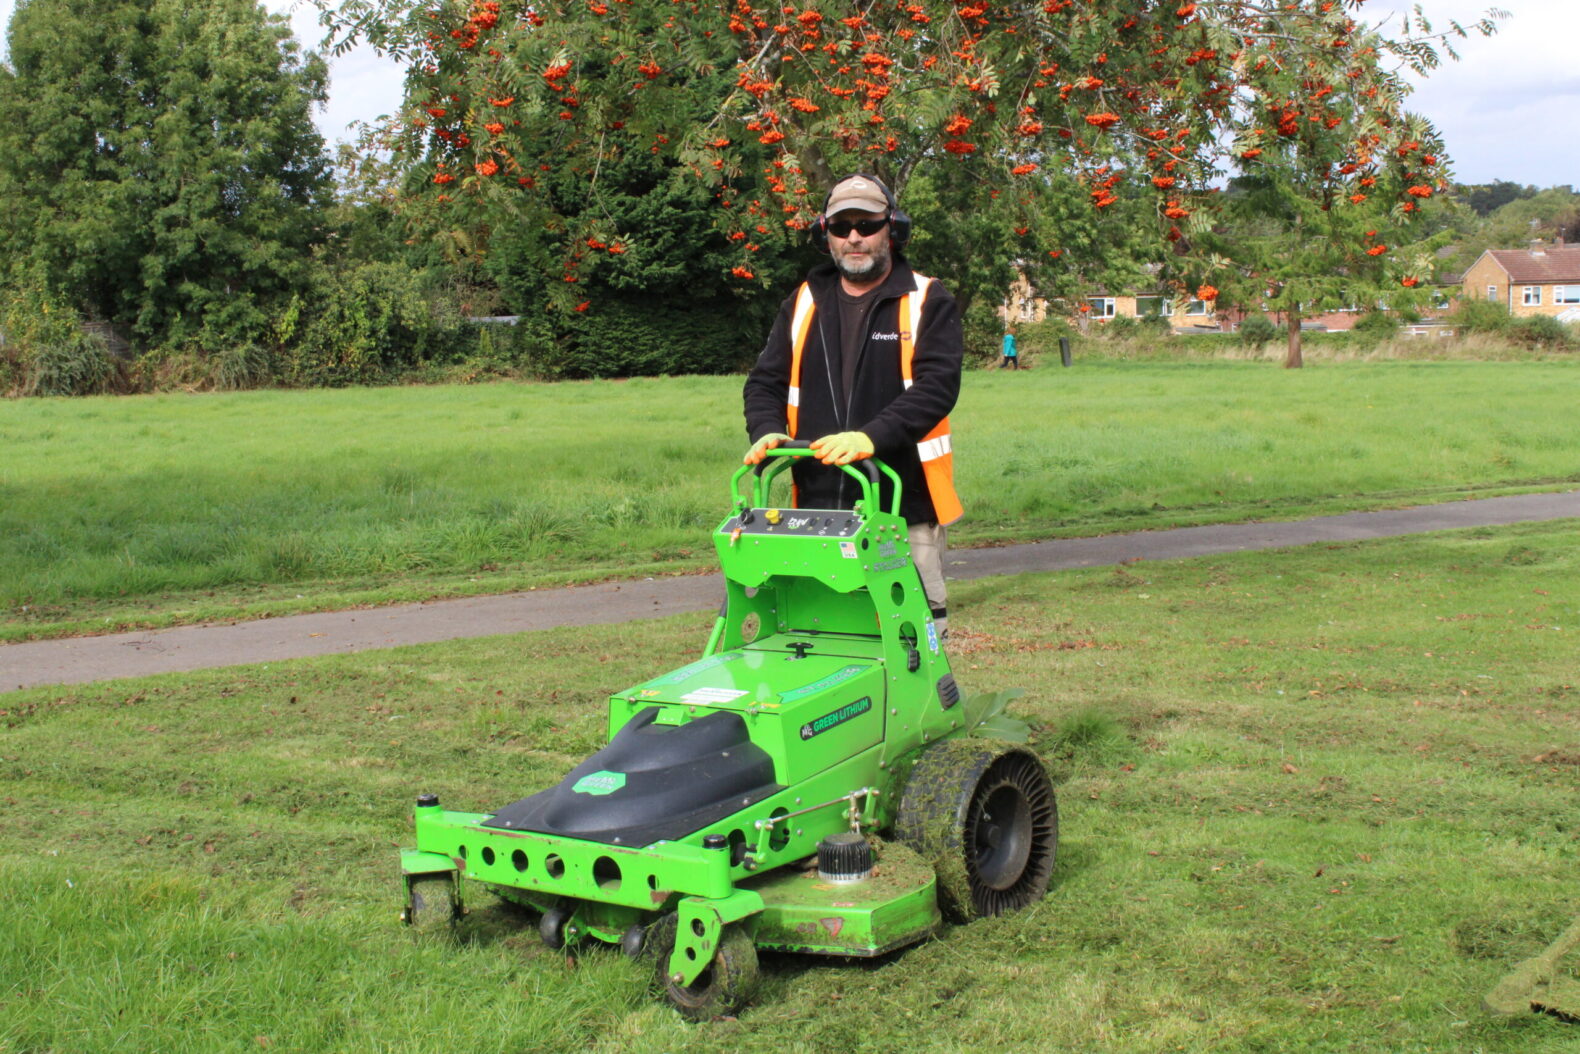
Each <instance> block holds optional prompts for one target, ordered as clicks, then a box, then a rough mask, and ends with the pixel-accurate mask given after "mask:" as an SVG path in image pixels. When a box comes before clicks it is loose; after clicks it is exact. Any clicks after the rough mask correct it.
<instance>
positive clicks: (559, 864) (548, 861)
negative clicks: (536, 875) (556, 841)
mask: <svg viewBox="0 0 1580 1054" xmlns="http://www.w3.org/2000/svg"><path fill="white" fill-rule="evenodd" d="M543 869H544V870H545V871H547V872H548V873H549V877H550V878H564V877H565V861H563V860H561V859H560V858H559V856H558V855H556V854H554V853H550V854H549V855H548V856H546V857H544V859H543Z"/></svg>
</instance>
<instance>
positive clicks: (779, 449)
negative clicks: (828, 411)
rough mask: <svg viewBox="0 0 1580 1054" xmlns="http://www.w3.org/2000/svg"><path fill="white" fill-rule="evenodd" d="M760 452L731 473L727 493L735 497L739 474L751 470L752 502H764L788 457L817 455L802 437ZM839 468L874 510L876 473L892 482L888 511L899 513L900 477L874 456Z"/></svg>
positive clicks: (875, 506) (876, 490)
mask: <svg viewBox="0 0 1580 1054" xmlns="http://www.w3.org/2000/svg"><path fill="white" fill-rule="evenodd" d="M763 453H764V455H765V456H764V458H763V459H762V460H761V461H759V462H758V463H757V464H756V465H742V466H741V468H740V469H739V470H738V471H737V472H736V473H735V475H734V476H733V477H731V479H730V496H731V497H732V498H735V499H737V500H739V497H740V480H741V477H742V476H743V475H745V474H746V473H747V472H752V473H755V474H756V477H757V478H756V480H754V482H753V484H752V501H753V504H755V505H766V504H767V497H768V486H769V484H771V483H772V482H773V478H774V477H775V476H776V475H778V474H779V473H780V472H783V471H784V469H785V467H786V466H787V465H789V464H790V461H789V459H790V458H797V457H816V456H817V455H816V454H813V453H812V444H811V443H810V442H808V441H807V440H805V439H787V440H785V441H784V442H782V443H780V444H779V445H778V446H776V447H774V448H772V449H770V450H765V451H763ZM858 465H859V466H861V467H860V468H859V469H858V468H857V467H856V466H858ZM839 467H840V469H841V470H842V471H843V472H845V473H846V474H848V475H850V476H851V477H853V478H854V479H855V480H856V482H857V483H860V484H861V496H862V500H863V501H865V502H867V503H868V506H869V507H870V508H874V509H876V508H880V505H879V495H878V482H879V480H880V479H881V477H880V476H879V473H880V472H881V473H883V475H886V476H888V477H889V479H890V481H891V482H893V484H894V499H893V501H892V502H891V504H892V506H893V507H892V508H891V509H890V510H889V511H890V512H891V513H893V514H894V515H896V516H898V515H899V514H900V477H899V475H898V474H897V473H896V472H895V471H894V470H893V469H892V468H890V467H889V466H888V465H886V464H884V463H883V462H882V461H879V460H878V459H877V458H875V457H869V458H863V459H861V460H860V461H854V462H851V463H850V464H848V465H841V466H839Z"/></svg>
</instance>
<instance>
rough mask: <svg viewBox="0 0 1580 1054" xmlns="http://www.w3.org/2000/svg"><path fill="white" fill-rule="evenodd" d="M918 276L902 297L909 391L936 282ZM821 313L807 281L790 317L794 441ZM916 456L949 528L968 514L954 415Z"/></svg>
mask: <svg viewBox="0 0 1580 1054" xmlns="http://www.w3.org/2000/svg"><path fill="white" fill-rule="evenodd" d="M915 278H916V292H915V294H914V295H913V294H911V293H906V294H905V295H904V296H902V297H900V378H901V379H902V380H903V381H904V382H905V387H907V388H909V387H910V386H911V385H912V383H914V379H913V377H912V374H911V361H912V360H913V359H914V358H915V357H916V338H915V334H917V333H919V332H920V331H921V328H922V304H923V302H924V301H925V300H926V299H927V289H928V286H929V285H931V284H932V281H933V280H932V279H931V278H928V277H926V276H925V275H915ZM816 309H817V305H816V304H815V303H814V302H813V300H812V288H811V286H809V285H808V284H807V283H805V282H802V283H801V289H800V291H799V292H797V293H796V300H795V310H794V312H793V313H792V314H791V316H790V402H789V406H788V407H787V408H786V411H785V422H786V424H787V425H788V426H789V429H788V430H789V433H790V438H792V439H795V438H797V436H796V426H797V425H798V424H799V422H800V416H801V353H802V352H803V351H804V350H806V339H807V335H808V334H809V333H811V331H812V313H813V312H814V311H815V310H816ZM916 453H917V456H918V457H920V458H921V462H922V475H923V476H924V477H925V478H926V480H927V493H928V495H929V496H930V497H931V498H932V499H933V511H934V512H935V513H937V514H938V522H939V523H940V524H943V525H944V526H946V527H947V526H948V525H949V524H951V523H954V522H955V521H956V520H958V519H959V518H960V517H961V516H964V515H965V509H964V507H962V506H961V504H960V497H959V495H957V494H956V493H955V455H954V445H953V443H952V442H951V441H950V438H949V418H948V417H945V418H944V419H943V420H942V421H939V422H938V424H936V425H934V426H933V430H932V431H930V432H928V433H927V435H925V436H924V437H922V441H921V442H920V443H917V444H916Z"/></svg>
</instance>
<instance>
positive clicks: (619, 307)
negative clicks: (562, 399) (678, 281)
mask: <svg viewBox="0 0 1580 1054" xmlns="http://www.w3.org/2000/svg"><path fill="white" fill-rule="evenodd" d="M776 307H777V305H776V304H773V303H772V302H771V301H769V300H767V299H766V298H763V299H759V300H757V301H748V302H746V303H744V304H743V303H742V302H741V301H739V300H736V299H727V298H714V299H710V300H690V301H687V300H684V299H677V298H674V297H667V296H665V297H654V296H651V295H645V294H629V293H628V294H624V295H612V296H608V297H603V298H600V299H598V300H597V301H596V303H595V305H594V306H593V307H592V308H591V309H590V310H588V311H586V312H584V313H575V314H572V313H569V312H567V313H564V314H563V315H562V316H561V317H560V318H558V319H552V318H550V317H548V316H547V314H546V313H544V312H539V313H538V314H537V315H536V316H529V317H528V318H526V319H524V320H523V321H524V322H525V323H526V325H525V327H524V328H523V327H521V326H518V327H517V328H518V329H520V330H521V332H520V333H519V334H518V337H517V340H518V342H519V343H520V344H521V345H524V346H525V349H526V363H527V366H528V368H529V369H530V370H532V371H533V372H534V373H536V374H538V375H540V376H543V377H547V378H572V377H653V376H660V375H664V374H687V373H728V372H731V371H733V370H738V369H741V368H742V367H744V366H746V365H747V364H748V363H750V362H751V361H752V360H753V359H755V358H756V356H757V353H758V351H759V350H760V349H761V348H762V343H763V338H764V337H766V336H767V335H768V330H769V328H770V326H771V325H772V323H773V314H772V312H773V310H774V309H775V308H776ZM567 316H568V317H567Z"/></svg>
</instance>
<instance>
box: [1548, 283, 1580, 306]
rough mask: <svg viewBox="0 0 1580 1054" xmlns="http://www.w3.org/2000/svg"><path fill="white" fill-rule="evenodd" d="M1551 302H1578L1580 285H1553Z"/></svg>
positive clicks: (1579, 299)
mask: <svg viewBox="0 0 1580 1054" xmlns="http://www.w3.org/2000/svg"><path fill="white" fill-rule="evenodd" d="M1553 303H1555V304H1580V285H1555V286H1553Z"/></svg>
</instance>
